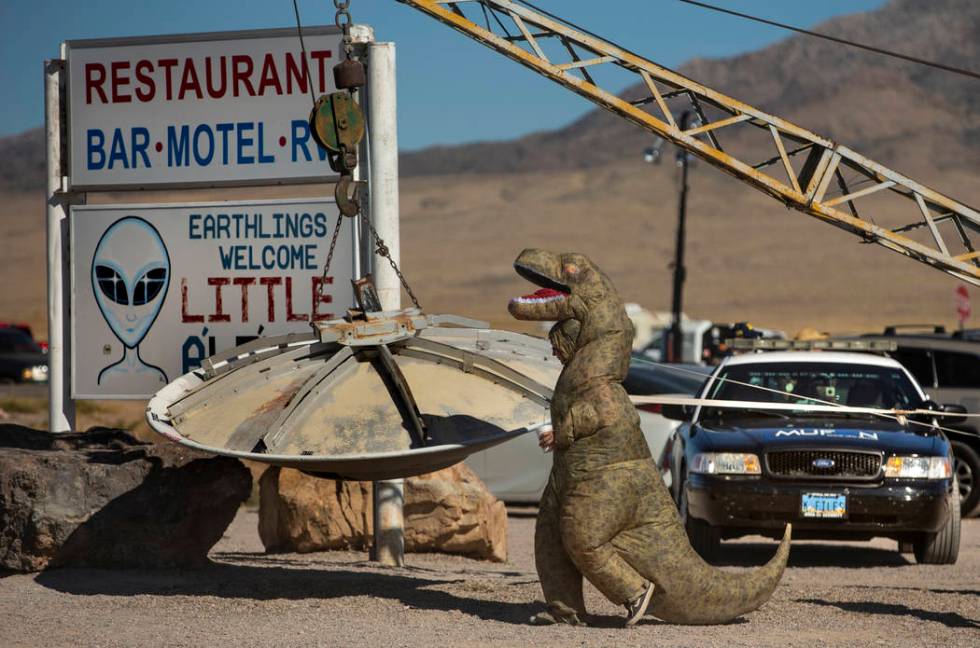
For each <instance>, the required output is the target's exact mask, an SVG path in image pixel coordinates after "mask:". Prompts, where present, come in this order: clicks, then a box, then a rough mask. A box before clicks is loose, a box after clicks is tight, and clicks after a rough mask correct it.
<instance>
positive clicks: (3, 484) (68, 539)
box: [0, 425, 252, 571]
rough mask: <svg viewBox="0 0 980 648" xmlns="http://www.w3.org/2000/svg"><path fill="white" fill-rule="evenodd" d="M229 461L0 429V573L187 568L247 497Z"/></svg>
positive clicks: (108, 433)
mask: <svg viewBox="0 0 980 648" xmlns="http://www.w3.org/2000/svg"><path fill="white" fill-rule="evenodd" d="M251 480H252V478H251V475H250V474H249V471H248V470H247V469H246V468H245V467H244V466H243V465H242V464H241V462H240V461H238V460H237V459H231V458H227V457H213V456H210V455H207V454H204V453H199V452H195V451H191V450H189V449H187V448H184V447H182V446H178V445H176V444H171V443H160V444H148V443H143V442H140V441H137V440H136V439H135V438H133V437H132V436H131V435H129V434H127V433H126V432H124V431H122V430H110V429H106V428H95V429H93V430H90V431H89V432H85V433H68V434H52V433H49V432H41V431H37V430H32V429H29V428H25V427H21V426H15V425H0V569H7V570H14V571H38V570H41V569H45V568H47V567H59V566H87V567H107V568H129V567H150V568H160V567H191V566H196V565H200V564H202V563H205V562H207V554H208V551H209V550H210V549H211V547H213V546H214V545H215V543H217V542H218V540H220V539H221V536H222V534H223V533H224V530H225V529H226V528H227V527H228V524H229V523H230V522H231V520H232V518H234V516H235V513H236V512H237V511H238V508H239V506H240V505H241V503H242V502H243V501H245V499H246V498H247V497H248V496H249V493H250V491H251V483H252V481H251Z"/></svg>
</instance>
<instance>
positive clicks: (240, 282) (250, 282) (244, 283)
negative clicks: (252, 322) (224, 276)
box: [232, 277, 255, 322]
mask: <svg viewBox="0 0 980 648" xmlns="http://www.w3.org/2000/svg"><path fill="white" fill-rule="evenodd" d="M232 283H233V284H235V285H236V286H241V287H242V321H243V322H247V321H248V287H249V286H254V285H255V277H235V278H234V279H232Z"/></svg>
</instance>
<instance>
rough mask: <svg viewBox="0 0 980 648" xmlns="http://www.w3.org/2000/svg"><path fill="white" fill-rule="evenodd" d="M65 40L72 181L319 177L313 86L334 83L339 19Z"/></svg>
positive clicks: (321, 89) (80, 184) (318, 89)
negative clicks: (297, 26)
mask: <svg viewBox="0 0 980 648" xmlns="http://www.w3.org/2000/svg"><path fill="white" fill-rule="evenodd" d="M303 35H304V38H305V42H306V50H307V55H308V56H307V58H306V59H304V58H303V53H302V50H301V48H300V43H299V39H298V37H297V35H296V31H295V30H289V29H276V30H262V31H253V32H227V33H217V34H190V35H184V36H155V37H147V38H139V39H136V38H130V39H110V40H88V41H69V42H68V43H67V45H68V55H67V57H68V97H69V101H68V111H69V119H68V133H69V148H70V156H69V157H70V162H69V174H68V175H69V183H70V185H71V187H72V188H73V189H74V190H84V189H95V188H133V189H135V188H138V187H150V186H153V187H160V186H185V185H202V184H203V185H218V184H238V185H244V184H257V183H262V182H272V183H277V182H300V181H312V180H316V181H323V179H324V177H325V176H332V175H336V174H334V173H333V172H332V171H331V170H330V167H329V165H328V164H327V162H326V157H325V153H324V151H323V150H322V149H320V148H319V147H318V146H317V145H316V142H314V140H313V139H312V137H311V136H310V130H309V125H308V123H307V120H308V119H309V114H310V110H311V108H312V100H311V97H310V95H311V87H310V86H311V84H312V93H313V94H314V95H316V96H320V95H321V94H324V93H328V92H332V91H333V90H335V86H334V82H333V71H332V70H333V66H334V64H335V63H336V62H337V57H338V53H339V54H340V55H341V56H342V54H343V49H342V48H341V41H340V35H339V34H338V33H337V30H336V29H334V28H326V27H317V28H307V29H305V30H304V31H303Z"/></svg>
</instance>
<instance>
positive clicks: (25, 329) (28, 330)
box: [0, 322, 48, 353]
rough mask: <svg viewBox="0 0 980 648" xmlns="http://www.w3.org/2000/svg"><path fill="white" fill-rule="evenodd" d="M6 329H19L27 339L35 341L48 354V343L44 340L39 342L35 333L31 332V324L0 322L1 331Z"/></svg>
mask: <svg viewBox="0 0 980 648" xmlns="http://www.w3.org/2000/svg"><path fill="white" fill-rule="evenodd" d="M6 328H12V329H17V330H19V331H21V332H22V333H24V334H26V335H27V337H29V338H31V339H32V340H34V342H35V343H36V344H37V345H38V346H39V347H41V351H43V352H45V353H47V351H48V343H47V342H45V341H43V340H38V339H37V338H35V337H34V332H33V331H32V330H31V326H30V325H29V324H25V323H24V322H0V329H6Z"/></svg>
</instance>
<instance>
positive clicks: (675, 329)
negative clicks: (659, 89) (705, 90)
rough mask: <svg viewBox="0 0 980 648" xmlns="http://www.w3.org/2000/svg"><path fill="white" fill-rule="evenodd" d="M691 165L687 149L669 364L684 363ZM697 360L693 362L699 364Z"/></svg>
mask: <svg viewBox="0 0 980 648" xmlns="http://www.w3.org/2000/svg"><path fill="white" fill-rule="evenodd" d="M690 120H691V111H690V110H686V111H684V114H683V115H681V130H687V126H688V122H690ZM690 163H691V154H690V153H688V152H687V150H686V149H680V150H679V151H678V153H677V164H678V165H679V166H680V168H681V193H680V198H679V200H678V205H677V241H676V242H675V244H674V280H673V300H672V304H671V313H672V315H671V324H670V347H669V348H668V349H667V361H668V362H684V331H683V328H682V326H681V317H682V313H683V312H684V280H685V279H686V278H687V268H686V267H684V245H685V238H686V236H687V231H686V230H687V189H688V186H687V170H688V167H689V165H690ZM697 361H698V359H697V358H695V359H694V360H693V362H697Z"/></svg>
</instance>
